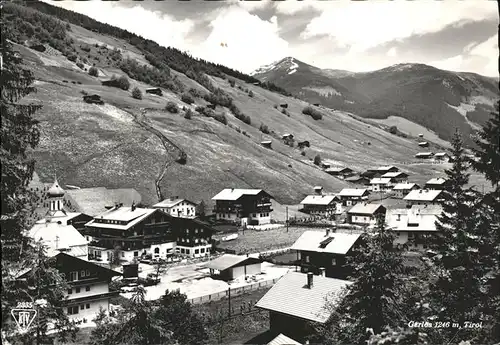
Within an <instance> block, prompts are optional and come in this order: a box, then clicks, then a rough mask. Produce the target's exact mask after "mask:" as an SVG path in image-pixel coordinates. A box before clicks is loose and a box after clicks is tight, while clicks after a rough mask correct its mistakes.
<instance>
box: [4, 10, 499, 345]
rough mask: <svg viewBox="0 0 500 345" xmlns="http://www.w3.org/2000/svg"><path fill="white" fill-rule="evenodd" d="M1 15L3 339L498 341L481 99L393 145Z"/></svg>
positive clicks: (153, 58) (162, 55)
mask: <svg viewBox="0 0 500 345" xmlns="http://www.w3.org/2000/svg"><path fill="white" fill-rule="evenodd" d="M1 11H2V13H1V21H2V23H1V30H2V34H1V43H2V44H1V46H2V50H1V57H2V61H1V80H2V92H1V108H2V113H1V116H2V140H1V145H2V154H1V165H2V184H1V198H2V210H1V229H2V230H1V245H2V331H1V335H2V343H3V344H95V345H98V344H99V345H100V344H109V345H111V344H117V345H118V344H178V345H184V344H193V345H195V344H196V345H197V344H270V345H279V344H330V345H334V344H335V345H337V344H369V345H372V344H429V345H430V344H462V345H465V344H500V266H499V264H500V186H499V182H500V139H499V136H500V120H499V113H498V99H496V100H495V108H494V109H492V110H491V112H490V114H489V118H488V119H487V121H485V122H484V124H483V125H482V126H481V127H478V128H477V129H475V130H474V131H473V132H470V131H469V132H464V131H463V130H462V129H461V128H459V127H458V126H455V127H453V126H451V125H450V126H448V127H449V128H447V130H450V133H446V134H444V135H440V138H438V137H437V136H436V135H435V134H432V135H431V134H430V133H431V131H424V130H421V133H416V134H415V135H410V134H408V133H405V132H404V130H402V129H399V128H397V127H396V126H387V125H383V124H381V123H377V122H375V121H371V120H370V119H369V118H367V117H360V116H357V115H353V114H356V112H355V111H346V110H343V109H340V108H338V109H337V108H334V107H331V106H323V105H322V104H321V102H320V103H313V102H315V101H314V100H311V99H309V98H307V97H303V96H304V95H302V94H301V93H300V92H299V93H294V94H292V93H291V92H289V91H287V89H286V87H285V88H282V87H281V86H278V85H276V84H273V83H272V82H270V81H262V80H259V79H258V78H256V77H254V76H250V75H246V74H243V73H240V72H237V71H235V70H232V69H230V68H227V67H225V66H222V65H217V64H214V63H211V62H208V61H205V60H201V59H195V58H193V57H191V56H190V55H188V54H187V53H183V52H181V51H179V50H176V49H174V48H171V47H170V48H165V47H162V46H160V45H158V44H157V43H155V42H153V41H151V40H148V39H145V38H142V37H140V36H137V35H135V34H132V33H130V32H127V31H125V30H122V29H119V28H116V27H113V26H110V25H107V24H103V23H100V22H97V21H95V20H93V19H91V18H89V17H86V16H84V15H82V14H78V13H75V12H71V11H68V10H65V9H62V8H60V7H56V6H53V5H51V4H48V3H46V2H39V1H29V2H20V1H14V2H8V3H4V4H3V5H2V10H1ZM294 61H295V60H293V58H287V59H285V60H284V62H283V63H288V64H289V65H290V64H291V63H294V64H295V65H297V64H298V62H297V61H295V62H294ZM297 66H298V65H297ZM298 68H301V67H298ZM436 71H438V70H437V69H436ZM441 72H443V71H441ZM444 72H446V71H444ZM444 72H443V73H444ZM446 73H455V72H446ZM457 80H458V79H457ZM497 91H498V90H497ZM309 102H311V103H309ZM436 116H441V115H437V114H436ZM462 119H463V117H462ZM370 121H371V122H370ZM424 127H425V126H424ZM424 127H422V126H420V127H418V128H424ZM439 134H440V133H439ZM448 134H449V135H448ZM443 138H444V139H443Z"/></svg>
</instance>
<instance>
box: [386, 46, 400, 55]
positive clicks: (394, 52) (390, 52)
mask: <svg viewBox="0 0 500 345" xmlns="http://www.w3.org/2000/svg"><path fill="white" fill-rule="evenodd" d="M396 55H398V50H397V49H396V47H392V48H391V49H389V50H388V51H387V56H390V57H395V56H396Z"/></svg>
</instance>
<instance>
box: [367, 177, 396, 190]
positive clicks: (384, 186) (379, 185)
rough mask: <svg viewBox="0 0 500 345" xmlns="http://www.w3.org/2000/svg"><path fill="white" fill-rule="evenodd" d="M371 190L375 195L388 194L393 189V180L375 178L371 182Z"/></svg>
mask: <svg viewBox="0 0 500 345" xmlns="http://www.w3.org/2000/svg"><path fill="white" fill-rule="evenodd" d="M370 189H371V191H372V192H375V193H387V192H389V191H390V190H391V189H392V184H391V179H390V178H382V177H375V178H373V179H371V181H370Z"/></svg>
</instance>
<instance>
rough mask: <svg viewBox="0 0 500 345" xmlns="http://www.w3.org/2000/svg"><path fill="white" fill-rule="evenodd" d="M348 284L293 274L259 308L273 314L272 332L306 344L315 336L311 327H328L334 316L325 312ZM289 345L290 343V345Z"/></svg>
mask: <svg viewBox="0 0 500 345" xmlns="http://www.w3.org/2000/svg"><path fill="white" fill-rule="evenodd" d="M350 284H352V283H351V282H349V281H346V280H340V279H335V278H328V277H323V276H314V275H313V274H312V272H309V273H307V274H304V273H299V272H289V273H287V274H286V275H284V276H283V277H281V279H280V280H278V282H276V284H274V286H273V287H272V288H271V289H270V290H269V291H268V292H267V293H266V294H265V295H264V296H263V297H262V298H261V299H260V300H259V301H258V302H257V304H256V305H255V307H256V308H259V309H262V310H266V311H269V328H270V329H269V332H270V333H272V334H283V335H285V336H287V337H290V338H292V339H295V340H297V341H298V342H299V343H301V344H303V343H304V341H305V338H306V337H307V336H309V335H312V334H314V330H313V327H311V323H316V324H324V323H326V321H327V320H328V319H329V318H330V316H331V311H329V310H327V309H326V308H325V304H326V303H327V302H331V303H336V302H335V300H334V299H333V298H334V297H333V296H335V295H336V294H338V293H340V292H341V291H342V290H343V289H344V288H345V287H347V286H348V285H350ZM287 344H288V343H287Z"/></svg>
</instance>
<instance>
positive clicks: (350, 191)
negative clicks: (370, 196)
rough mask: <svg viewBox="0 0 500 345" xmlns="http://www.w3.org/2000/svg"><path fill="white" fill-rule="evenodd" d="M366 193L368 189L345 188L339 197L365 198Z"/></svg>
mask: <svg viewBox="0 0 500 345" xmlns="http://www.w3.org/2000/svg"><path fill="white" fill-rule="evenodd" d="M366 192H368V189H366V188H344V189H342V190H341V191H340V193H339V194H337V196H363V195H364V194H365V193H366Z"/></svg>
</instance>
